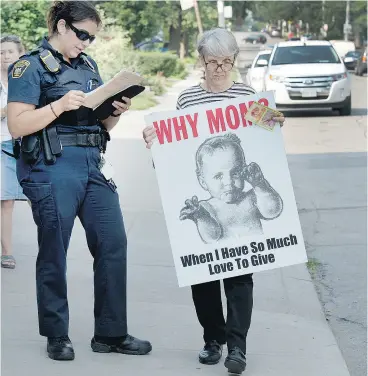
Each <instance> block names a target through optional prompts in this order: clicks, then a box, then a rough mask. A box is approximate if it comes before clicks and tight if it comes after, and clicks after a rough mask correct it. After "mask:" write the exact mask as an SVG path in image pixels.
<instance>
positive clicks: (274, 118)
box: [272, 114, 285, 127]
mask: <svg viewBox="0 0 368 376" xmlns="http://www.w3.org/2000/svg"><path fill="white" fill-rule="evenodd" d="M272 120H273V121H275V122H276V123H279V124H280V127H282V126H283V125H284V122H285V116H284V114H281V115H280V116H277V117H273V118H272Z"/></svg>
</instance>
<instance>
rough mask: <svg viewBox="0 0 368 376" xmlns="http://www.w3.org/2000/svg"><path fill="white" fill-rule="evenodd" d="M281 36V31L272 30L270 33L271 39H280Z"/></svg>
mask: <svg viewBox="0 0 368 376" xmlns="http://www.w3.org/2000/svg"><path fill="white" fill-rule="evenodd" d="M280 36H281V30H280V29H273V30H272V31H271V37H275V38H276V37H280Z"/></svg>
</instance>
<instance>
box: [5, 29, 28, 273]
mask: <svg viewBox="0 0 368 376" xmlns="http://www.w3.org/2000/svg"><path fill="white" fill-rule="evenodd" d="M0 54H1V81H0V100H1V267H2V268H7V269H15V266H16V260H15V257H14V256H13V244H12V238H13V212H14V204H15V201H18V202H19V201H26V200H27V197H26V196H25V195H24V194H23V192H22V187H21V186H20V185H19V182H18V179H17V174H16V158H17V155H16V151H17V150H18V149H17V148H16V147H18V146H19V142H18V140H14V139H12V136H11V134H10V133H9V129H8V120H7V111H8V109H7V100H8V99H7V98H8V69H9V67H10V66H11V65H12V64H14V62H16V61H17V60H18V59H19V57H20V56H21V55H23V54H24V46H23V43H22V41H21V39H20V38H19V37H18V36H17V35H11V34H7V35H3V36H2V37H1V39H0Z"/></svg>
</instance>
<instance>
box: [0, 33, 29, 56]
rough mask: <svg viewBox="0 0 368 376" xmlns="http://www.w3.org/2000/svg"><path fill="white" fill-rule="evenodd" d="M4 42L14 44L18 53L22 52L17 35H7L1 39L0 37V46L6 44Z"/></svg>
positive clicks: (21, 44)
mask: <svg viewBox="0 0 368 376" xmlns="http://www.w3.org/2000/svg"><path fill="white" fill-rule="evenodd" d="M6 42H9V43H14V44H15V45H16V46H17V49H18V52H19V53H22V52H23V51H24V46H23V43H22V41H21V39H20V38H19V37H18V36H17V35H12V34H9V35H4V36H3V37H1V39H0V44H1V43H6Z"/></svg>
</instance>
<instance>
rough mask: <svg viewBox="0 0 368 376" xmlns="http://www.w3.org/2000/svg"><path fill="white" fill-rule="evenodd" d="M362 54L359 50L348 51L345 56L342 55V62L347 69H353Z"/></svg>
mask: <svg viewBox="0 0 368 376" xmlns="http://www.w3.org/2000/svg"><path fill="white" fill-rule="evenodd" d="M361 55H362V52H361V51H349V52H348V53H347V54H346V55H345V56H344V64H345V66H346V68H347V69H350V70H354V69H355V67H356V65H357V61H358V60H359V59H360V57H361Z"/></svg>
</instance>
